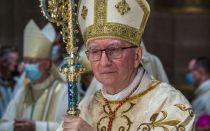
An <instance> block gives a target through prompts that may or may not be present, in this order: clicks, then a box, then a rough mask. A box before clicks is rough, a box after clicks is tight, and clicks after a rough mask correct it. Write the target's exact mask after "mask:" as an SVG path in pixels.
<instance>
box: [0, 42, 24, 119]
mask: <svg viewBox="0 0 210 131" xmlns="http://www.w3.org/2000/svg"><path fill="white" fill-rule="evenodd" d="M18 60H19V53H18V51H17V50H16V48H14V47H10V46H3V47H2V48H0V118H1V116H2V114H3V113H4V111H5V109H6V107H7V104H8V103H9V102H10V100H11V99H12V97H13V91H14V88H15V84H16V82H17V80H18V78H19V76H20V73H21V71H20V69H19V63H18Z"/></svg>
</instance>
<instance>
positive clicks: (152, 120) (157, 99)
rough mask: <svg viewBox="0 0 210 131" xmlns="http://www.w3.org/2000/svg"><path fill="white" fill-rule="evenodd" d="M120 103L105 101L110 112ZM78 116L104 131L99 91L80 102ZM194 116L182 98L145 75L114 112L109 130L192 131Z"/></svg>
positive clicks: (105, 111)
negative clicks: (131, 93)
mask: <svg viewBox="0 0 210 131" xmlns="http://www.w3.org/2000/svg"><path fill="white" fill-rule="evenodd" d="M120 102H121V101H120V100H116V101H109V105H110V106H111V108H112V110H114V109H115V108H116V107H117V106H118V104H119V103H120ZM80 109H81V117H82V118H83V119H84V120H86V121H87V122H88V123H89V124H90V125H92V126H93V127H94V128H96V129H97V130H98V131H107V129H108V122H109V117H110V116H109V110H108V107H107V105H106V103H105V101H104V96H103V94H102V92H101V90H99V91H97V92H96V93H95V94H94V95H92V96H90V97H86V98H85V99H84V100H83V101H82V102H81V103H80ZM193 124H194V113H193V111H192V108H191V105H190V104H189V102H188V101H187V100H186V98H185V97H184V96H183V95H182V94H181V93H180V92H179V91H177V90H176V89H175V88H173V87H171V86H170V85H168V84H166V83H158V82H157V81H154V80H152V79H151V78H150V76H149V75H148V74H147V73H146V74H144V76H143V79H142V82H141V84H140V86H139V87H138V90H137V91H136V92H134V94H133V95H132V96H131V97H130V98H129V99H128V100H127V101H126V102H125V103H124V104H123V105H122V107H121V108H119V110H118V111H117V112H116V114H115V116H114V120H113V124H112V128H111V129H112V131H172V130H174V131H192V130H193Z"/></svg>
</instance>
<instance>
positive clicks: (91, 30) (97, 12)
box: [80, 0, 150, 46]
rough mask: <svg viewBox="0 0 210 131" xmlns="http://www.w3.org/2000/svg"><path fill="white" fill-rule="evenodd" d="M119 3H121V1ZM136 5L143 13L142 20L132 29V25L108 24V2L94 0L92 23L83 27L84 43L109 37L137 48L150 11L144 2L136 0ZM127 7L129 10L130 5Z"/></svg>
mask: <svg viewBox="0 0 210 131" xmlns="http://www.w3.org/2000/svg"><path fill="white" fill-rule="evenodd" d="M121 2H122V3H123V1H121ZM125 3H126V1H125ZM136 4H138V6H139V7H140V8H141V9H142V11H143V18H142V20H141V24H140V25H139V27H132V25H129V24H128V25H126V24H123V23H121V22H119V23H118V22H111V21H110V22H109V21H108V20H107V15H108V13H107V12H108V10H107V9H108V7H107V6H108V1H107V0H94V16H93V17H94V23H93V24H91V25H88V26H86V27H84V30H83V32H82V34H83V39H84V43H86V44H88V43H89V41H91V40H93V39H96V38H106V37H109V38H116V39H120V40H124V41H127V42H129V43H132V44H134V45H137V46H138V45H139V44H140V42H139V41H140V40H141V37H142V35H143V32H144V29H145V26H146V22H147V19H148V16H149V13H150V9H149V6H148V3H147V2H146V0H136ZM113 6H115V5H113ZM116 6H117V5H116ZM82 7H83V6H81V7H80V8H81V10H82ZM119 7H120V6H119ZM128 7H129V8H130V9H131V8H132V5H130V4H129V6H128ZM115 8H116V7H115ZM120 8H121V7H120ZM123 8H124V7H123ZM130 9H129V10H130ZM126 10H128V9H126ZM122 12H124V13H126V12H125V11H122ZM134 12H135V11H134ZM87 17H91V16H87Z"/></svg>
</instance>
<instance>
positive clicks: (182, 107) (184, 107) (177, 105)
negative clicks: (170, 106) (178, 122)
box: [174, 104, 194, 117]
mask: <svg viewBox="0 0 210 131" xmlns="http://www.w3.org/2000/svg"><path fill="white" fill-rule="evenodd" d="M174 106H176V107H178V108H179V109H180V110H181V111H187V112H188V113H189V115H190V117H193V116H194V112H193V110H192V108H187V107H186V106H185V105H183V104H176V105H174Z"/></svg>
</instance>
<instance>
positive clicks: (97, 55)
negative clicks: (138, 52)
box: [85, 46, 138, 61]
mask: <svg viewBox="0 0 210 131" xmlns="http://www.w3.org/2000/svg"><path fill="white" fill-rule="evenodd" d="M137 47H138V46H129V47H111V48H107V49H102V50H100V49H89V50H88V51H86V52H85V53H86V55H87V57H88V59H89V60H90V61H99V60H100V59H101V56H102V52H103V51H105V53H106V56H107V57H108V58H109V59H120V58H121V57H122V52H123V50H125V49H130V48H137Z"/></svg>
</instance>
